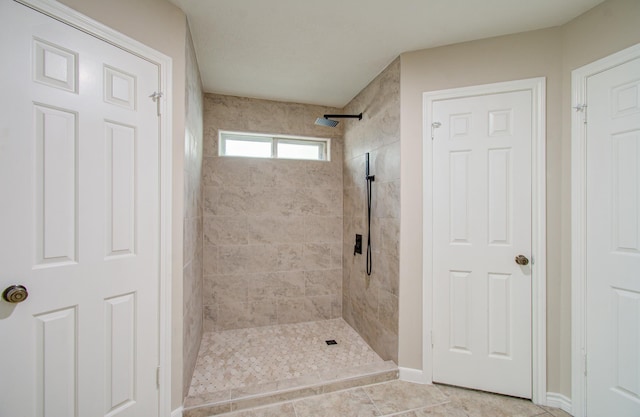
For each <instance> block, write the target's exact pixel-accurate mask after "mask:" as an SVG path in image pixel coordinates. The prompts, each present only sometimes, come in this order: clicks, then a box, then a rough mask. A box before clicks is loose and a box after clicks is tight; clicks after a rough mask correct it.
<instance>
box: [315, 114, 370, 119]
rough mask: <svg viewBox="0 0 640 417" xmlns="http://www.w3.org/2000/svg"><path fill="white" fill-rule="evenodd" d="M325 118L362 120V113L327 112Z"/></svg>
mask: <svg viewBox="0 0 640 417" xmlns="http://www.w3.org/2000/svg"><path fill="white" fill-rule="evenodd" d="M323 117H324V118H325V119H358V120H362V113H360V114H325V115H324V116H323Z"/></svg>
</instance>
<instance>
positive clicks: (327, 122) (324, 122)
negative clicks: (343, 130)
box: [316, 113, 362, 127]
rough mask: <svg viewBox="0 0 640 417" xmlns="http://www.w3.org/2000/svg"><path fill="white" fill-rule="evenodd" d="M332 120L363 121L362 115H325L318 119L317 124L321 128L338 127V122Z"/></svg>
mask: <svg viewBox="0 0 640 417" xmlns="http://www.w3.org/2000/svg"><path fill="white" fill-rule="evenodd" d="M331 119H358V120H362V113H360V114H325V115H324V116H322V117H318V118H317V119H316V124H317V125H319V126H328V127H336V126H338V123H339V122H338V121H337V120H331Z"/></svg>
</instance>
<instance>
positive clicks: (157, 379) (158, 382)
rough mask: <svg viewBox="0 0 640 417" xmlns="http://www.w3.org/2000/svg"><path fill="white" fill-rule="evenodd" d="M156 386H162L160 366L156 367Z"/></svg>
mask: <svg viewBox="0 0 640 417" xmlns="http://www.w3.org/2000/svg"><path fill="white" fill-rule="evenodd" d="M156 388H160V367H159V366H158V367H157V368H156Z"/></svg>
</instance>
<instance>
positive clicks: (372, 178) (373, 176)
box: [366, 175, 376, 181]
mask: <svg viewBox="0 0 640 417" xmlns="http://www.w3.org/2000/svg"><path fill="white" fill-rule="evenodd" d="M366 179H367V181H375V180H376V176H375V175H367V176H366Z"/></svg>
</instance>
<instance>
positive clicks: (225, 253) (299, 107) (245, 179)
mask: <svg viewBox="0 0 640 417" xmlns="http://www.w3.org/2000/svg"><path fill="white" fill-rule="evenodd" d="M336 111H338V110H337V109H332V108H326V107H320V106H313V105H305V104H296V103H282V102H275V101H267V100H257V99H249V98H240V97H232V96H223V95H214V94H206V95H205V100H204V131H205V143H204V153H205V158H204V163H203V174H202V178H203V185H204V193H203V195H204V274H205V276H204V321H205V330H207V331H213V330H227V329H236V328H244V327H254V326H265V325H271V324H279V323H294V322H302V321H312V320H322V319H329V318H337V317H341V316H342V297H341V295H342V210H343V207H342V206H343V205H342V199H343V195H342V160H343V156H342V139H341V137H342V129H341V127H340V125H339V126H338V128H327V127H321V126H317V125H315V124H314V121H315V119H316V118H317V117H318V116H321V115H322V114H324V113H330V112H336ZM219 130H228V131H239V132H256V133H268V134H285V135H299V136H308V137H320V138H330V139H331V161H330V162H322V161H293V160H271V159H255V158H234V157H219V156H218V131H219Z"/></svg>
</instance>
